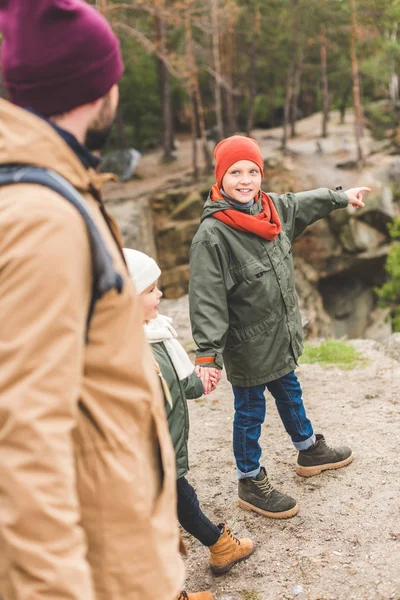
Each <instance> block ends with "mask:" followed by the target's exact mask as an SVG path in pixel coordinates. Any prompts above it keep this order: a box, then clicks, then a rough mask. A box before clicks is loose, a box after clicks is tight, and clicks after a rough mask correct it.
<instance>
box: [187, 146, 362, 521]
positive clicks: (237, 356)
mask: <svg viewBox="0 0 400 600" xmlns="http://www.w3.org/2000/svg"><path fill="white" fill-rule="evenodd" d="M214 156H215V160H216V164H215V174H216V180H217V183H216V185H215V186H214V187H213V188H212V189H211V192H210V195H209V198H208V200H207V202H206V204H205V207H204V211H203V215H202V218H201V225H200V227H199V229H198V231H197V233H196V235H195V237H194V239H193V242H192V246H191V250H190V287H189V301H190V317H191V323H192V331H193V337H194V340H195V342H196V344H197V346H198V350H197V353H196V365H197V366H198V367H199V374H200V376H201V377H202V380H203V381H204V382H205V387H206V390H208V385H209V382H210V384H211V379H210V377H211V375H212V376H213V377H215V376H216V373H218V372H219V373H220V370H221V369H222V368H223V366H225V368H226V372H227V377H228V380H229V381H230V382H231V384H232V388H233V394H234V401H235V416H234V424H233V448H234V454H235V459H236V465H237V474H238V479H239V505H240V506H241V507H242V508H245V509H247V510H253V511H255V512H257V513H259V514H262V515H264V516H267V517H272V518H286V517H292V516H294V515H295V514H296V513H297V511H298V506H297V503H296V500H294V499H293V498H291V497H290V496H288V495H286V494H284V493H281V492H279V491H277V490H275V489H274V488H273V487H272V485H271V483H270V481H269V479H268V476H267V473H266V470H265V468H264V467H263V466H261V465H260V457H261V447H260V444H259V438H260V435H261V426H262V424H263V422H264V420H265V415H266V404H265V397H264V392H265V389H268V391H269V392H270V393H271V394H272V396H273V397H274V399H275V403H276V406H277V409H278V412H279V415H280V417H281V420H282V422H283V424H284V427H285V429H286V431H287V433H288V434H289V435H290V437H291V439H292V442H293V444H294V447H295V448H296V449H297V450H298V460H297V466H296V471H297V473H298V474H299V475H302V476H312V475H317V474H318V473H321V471H323V470H325V469H334V468H340V467H344V466H346V465H348V464H349V463H350V462H351V461H352V460H353V456H352V452H351V450H350V448H347V447H340V448H330V447H329V446H327V444H326V442H325V439H324V436H323V435H320V434H315V433H314V429H313V427H312V424H311V422H310V420H309V419H308V418H307V416H306V412H305V409H304V404H303V399H302V391H301V387H300V383H299V380H298V379H297V376H296V374H295V369H296V367H297V363H298V358H299V356H300V355H301V353H302V349H303V330H302V325H301V318H300V311H299V307H298V301H297V295H296V290H295V284H294V266H293V259H292V250H291V246H292V242H293V240H294V239H295V238H296V237H297V236H299V235H300V234H301V233H302V232H303V231H304V229H305V228H306V227H307V225H310V224H311V223H313V222H314V221H317V220H318V219H321V218H323V217H326V216H327V215H328V214H329V213H330V212H331V211H333V210H335V209H338V208H345V207H346V206H347V205H348V204H349V203H350V204H352V205H353V206H355V207H360V206H364V203H363V200H362V194H363V192H366V191H369V189H368V188H355V189H350V190H348V191H347V192H334V191H331V190H328V189H318V190H314V191H311V192H301V193H298V194H285V195H282V196H279V195H277V194H266V193H265V192H263V191H262V190H261V181H262V178H263V174H264V159H263V157H262V155H261V152H260V149H259V146H258V144H257V142H256V141H255V140H253V139H250V138H246V137H243V136H232V137H230V138H227V139H225V140H223V141H222V142H220V143H219V144H218V145H217V147H216V149H215V154H214Z"/></svg>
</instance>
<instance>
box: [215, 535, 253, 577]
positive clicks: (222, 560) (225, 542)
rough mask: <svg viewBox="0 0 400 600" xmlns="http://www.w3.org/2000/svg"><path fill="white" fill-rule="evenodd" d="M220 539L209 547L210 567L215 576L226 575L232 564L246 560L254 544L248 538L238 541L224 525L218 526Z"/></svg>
mask: <svg viewBox="0 0 400 600" xmlns="http://www.w3.org/2000/svg"><path fill="white" fill-rule="evenodd" d="M218 527H219V528H220V530H221V537H220V538H219V540H218V542H217V543H216V544H213V545H212V546H210V553H211V556H210V567H211V571H212V572H213V573H214V574H215V575H223V574H224V573H227V572H228V571H229V569H231V568H232V567H233V565H234V564H236V563H237V562H240V561H241V560H246V558H248V557H249V556H250V554H252V553H253V552H254V544H253V542H252V541H251V540H250V539H249V538H243V539H240V540H238V538H236V537H235V536H234V535H232V533H231V531H230V529H229V527H228V526H227V525H226V524H225V523H221V524H220V525H218Z"/></svg>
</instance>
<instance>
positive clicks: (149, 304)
mask: <svg viewBox="0 0 400 600" xmlns="http://www.w3.org/2000/svg"><path fill="white" fill-rule="evenodd" d="M157 285H158V281H155V282H154V283H152V284H151V285H149V287H148V288H147V289H145V290H144V291H143V292H142V293H141V294H140V296H139V298H140V301H141V303H142V308H143V316H144V320H145V322H148V321H151V320H152V319H155V318H156V317H157V316H158V307H159V306H160V298H161V296H162V292H160V290H159V289H158V287H157Z"/></svg>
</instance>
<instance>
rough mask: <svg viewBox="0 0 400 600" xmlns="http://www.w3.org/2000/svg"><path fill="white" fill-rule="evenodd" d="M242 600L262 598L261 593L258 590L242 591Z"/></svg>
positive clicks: (258, 599)
mask: <svg viewBox="0 0 400 600" xmlns="http://www.w3.org/2000/svg"><path fill="white" fill-rule="evenodd" d="M240 598H241V600H262V598H261V596H260V594H257V592H246V591H243V592H241V593H240Z"/></svg>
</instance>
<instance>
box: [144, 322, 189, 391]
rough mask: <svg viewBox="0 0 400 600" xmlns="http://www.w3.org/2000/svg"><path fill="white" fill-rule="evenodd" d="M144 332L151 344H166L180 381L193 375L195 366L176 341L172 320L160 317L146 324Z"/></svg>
mask: <svg viewBox="0 0 400 600" xmlns="http://www.w3.org/2000/svg"><path fill="white" fill-rule="evenodd" d="M144 330H145V333H146V336H147V340H148V341H149V342H150V344H156V343H157V342H164V344H165V347H166V349H167V352H168V354H169V357H170V359H171V360H172V363H173V365H174V367H175V371H176V373H177V375H178V377H179V379H180V381H182V380H183V379H186V377H189V375H191V374H192V373H193V371H194V365H193V363H192V362H191V360H190V358H189V357H188V355H187V354H186V352H185V349H184V348H183V346H182V345H181V344H180V343H179V342H178V340H177V339H176V338H177V337H178V335H177V333H176V331H175V329H174V328H173V327H172V319H170V318H169V317H165V316H164V315H158V317H157V318H156V319H152V320H151V321H149V322H148V323H145V325H144Z"/></svg>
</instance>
